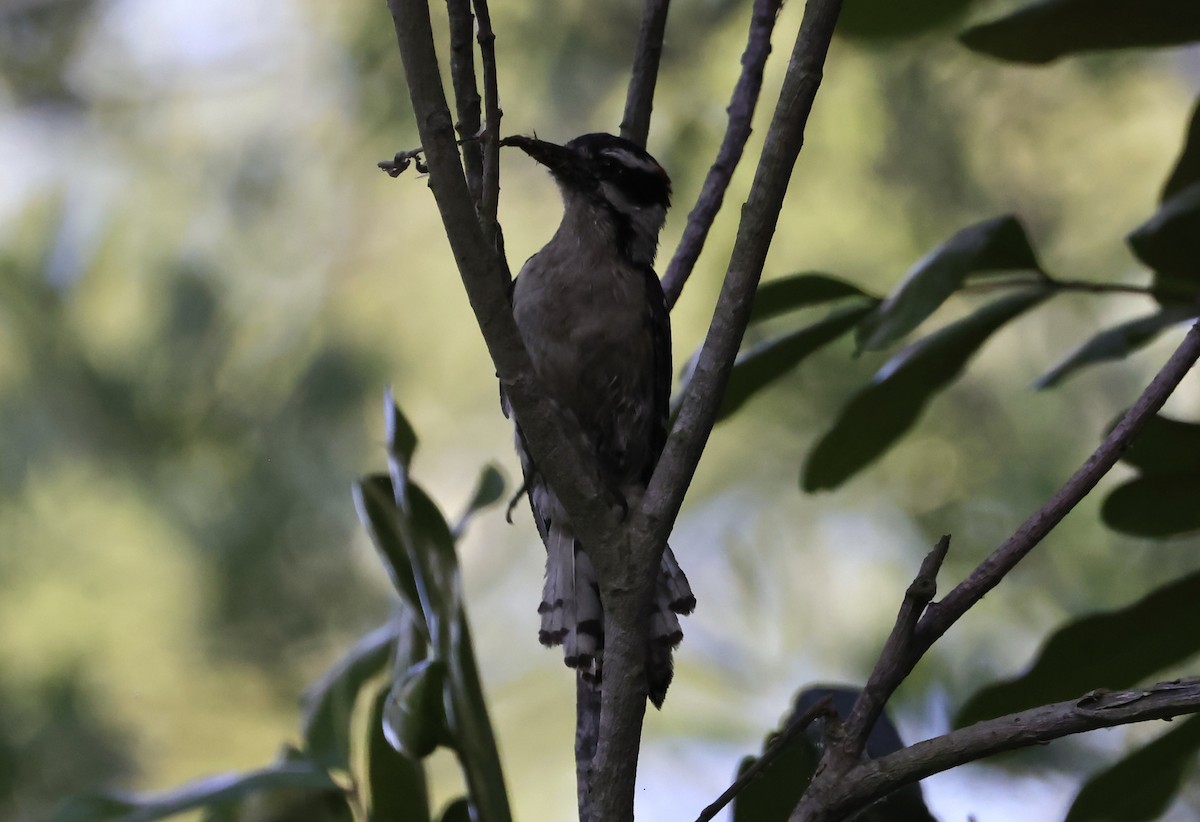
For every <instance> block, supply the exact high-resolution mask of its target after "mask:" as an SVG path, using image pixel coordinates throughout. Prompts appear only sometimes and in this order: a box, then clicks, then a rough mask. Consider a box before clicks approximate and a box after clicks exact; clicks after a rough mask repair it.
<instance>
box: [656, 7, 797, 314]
mask: <svg viewBox="0 0 1200 822" xmlns="http://www.w3.org/2000/svg"><path fill="white" fill-rule="evenodd" d="M781 5H782V0H755V2H754V12H753V14H752V15H751V17H750V33H749V35H748V36H747V37H746V50H745V51H744V52H743V53H742V74H741V76H740V77H738V81H737V84H736V85H735V86H734V87H733V97H732V99H731V100H730V101H729V108H728V109H726V111H727V112H728V114H729V123H728V124H727V125H726V127H725V137H724V138H723V139H722V140H721V147H720V149H718V151H717V159H716V160H714V161H713V164H712V167H711V168H709V170H708V175H707V176H706V177H705V178H704V186H703V187H702V188H701V189H700V196H699V197H698V198H697V199H696V206H695V207H694V208H693V209H692V212H691V213H690V214H689V215H688V221H687V227H686V228H685V229H684V230H683V237H682V238H680V240H679V245H678V246H676V248H675V254H674V256H672V257H671V263H670V265H668V266H667V271H666V273H665V274H664V275H663V293H664V294H665V295H666V297H667V307H668V308H670V307H671V306H673V305H675V303H676V301H678V300H679V295H680V293H681V292H682V291H683V286H684V284H685V283H686V282H687V279H688V277H690V276H691V274H692V270H693V269H694V268H695V267H696V260H698V259H699V258H700V252H701V251H702V250H703V249H704V242H705V240H706V239H708V232H709V229H711V228H712V224H713V221H714V220H715V219H716V218H717V213H718V212H719V211H720V210H721V204H722V203H724V201H725V192H726V190H727V189H728V188H729V181H730V180H731V179H733V172H734V171H735V170H736V169H737V166H738V162H739V161H740V160H741V159H742V150H743V149H744V148H745V147H746V141H747V140H749V139H750V132H751V128H750V122H751V120H753V119H754V109H755V107H756V106H757V105H758V96H759V93H760V92H761V91H762V76H763V67H764V66H765V65H766V64H767V57H768V56H769V55H770V54H771V33H772V32H773V31H774V29H775V20H776V19H777V18H778V17H779V7H780V6H781Z"/></svg>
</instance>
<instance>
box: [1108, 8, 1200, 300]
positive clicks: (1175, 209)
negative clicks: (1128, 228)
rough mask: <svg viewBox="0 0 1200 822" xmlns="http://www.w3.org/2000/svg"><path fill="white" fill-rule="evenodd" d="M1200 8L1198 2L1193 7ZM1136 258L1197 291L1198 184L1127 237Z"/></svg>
mask: <svg viewBox="0 0 1200 822" xmlns="http://www.w3.org/2000/svg"><path fill="white" fill-rule="evenodd" d="M1196 7H1197V8H1198V9H1200V3H1197V4H1196ZM1126 239H1127V240H1128V242H1129V245H1130V246H1131V247H1132V248H1133V251H1134V253H1135V254H1137V256H1138V259H1140V260H1141V261H1142V262H1144V263H1145V264H1146V265H1147V266H1149V267H1150V268H1152V269H1154V270H1155V271H1156V272H1158V273H1160V274H1162V275H1164V276H1165V277H1167V278H1168V279H1170V280H1172V281H1173V282H1175V283H1178V284H1187V285H1190V286H1191V287H1192V290H1193V293H1195V292H1196V291H1200V265H1197V264H1196V261H1197V260H1200V181H1197V182H1194V183H1190V184H1188V185H1187V186H1184V187H1183V188H1181V189H1180V190H1179V191H1177V192H1175V193H1174V194H1172V195H1171V196H1170V197H1168V198H1167V199H1166V200H1164V201H1163V204H1162V206H1161V207H1160V208H1159V209H1158V211H1157V212H1156V213H1155V215H1154V216H1153V217H1151V218H1150V219H1149V220H1147V221H1146V222H1145V223H1144V224H1142V225H1141V226H1140V227H1139V228H1137V229H1135V230H1134V231H1133V233H1131V234H1130V235H1129V237H1128V238H1126Z"/></svg>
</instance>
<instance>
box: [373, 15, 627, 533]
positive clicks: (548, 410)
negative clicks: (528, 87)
mask: <svg viewBox="0 0 1200 822" xmlns="http://www.w3.org/2000/svg"><path fill="white" fill-rule="evenodd" d="M388 8H389V9H390V10H391V13H392V17H393V20H394V22H395V28H396V39H397V42H398V44H399V47H400V56H401V58H402V60H403V62H404V73H405V79H406V81H407V83H408V88H409V96H410V97H411V99H412V105H413V112H414V114H415V115H416V122H417V129H418V131H419V133H420V137H421V145H422V147H423V149H424V151H425V156H426V159H427V164H428V168H429V187H430V188H431V189H432V190H433V195H434V198H435V200H436V201H437V206H438V211H439V212H440V214H441V217H442V224H443V226H444V228H445V231H446V237H447V239H448V240H449V242H450V249H451V251H452V252H453V254H454V260H455V263H456V264H457V265H458V270H459V273H460V274H461V276H462V281H463V286H464V288H465V290H466V292H467V297H468V299H469V300H470V302H471V308H472V310H473V311H474V312H475V318H476V321H477V322H478V324H479V329H480V331H481V333H482V334H483V338H484V341H485V342H486V344H487V348H488V353H489V354H490V355H491V357H492V361H493V362H494V363H495V366H496V374H497V376H498V377H499V379H500V382H501V385H503V387H504V392H505V395H506V396H507V397H508V400H509V402H510V403H511V404H512V407H513V410H514V412H515V414H516V416H517V419H518V420H520V423H521V429H522V431H523V433H524V435H525V439H526V442H527V444H528V446H529V450H530V452H531V453H532V454H533V458H534V459H535V460H536V461H537V464H538V470H540V471H541V472H542V473H543V474H544V475H545V476H546V478H547V480H548V481H549V482H550V484H551V485H552V486H553V487H554V489H555V493H556V494H557V495H558V497H559V500H560V501H561V502H562V504H563V505H564V506H565V507H566V509H567V511H568V512H570V515H571V521H572V524H573V525H574V526H575V528H576V532H577V533H578V534H579V536H580V538H581V539H584V540H586V541H588V542H589V544H607V543H608V542H610V541H611V540H612V539H613V535H614V534H616V533H618V530H619V523H618V521H617V520H618V512H617V511H616V510H615V509H614V507H613V506H612V505H611V504H610V502H609V499H610V495H609V493H608V491H607V489H606V488H605V487H604V485H603V483H601V481H600V478H599V475H598V474H597V470H596V465H595V462H594V460H592V459H590V458H589V457H588V456H587V455H586V454H585V453H584V451H583V447H582V442H583V437H582V435H581V434H579V432H578V431H575V433H574V435H572V434H570V433H568V432H569V431H570V430H571V429H572V428H578V425H577V424H576V423H574V422H573V421H572V420H568V419H567V418H566V417H564V416H563V415H562V414H561V413H559V412H558V411H557V410H556V409H555V407H554V406H553V404H552V403H551V402H550V401H549V400H548V399H547V398H546V396H545V394H544V393H543V392H542V391H541V388H540V385H539V384H538V382H537V378H536V376H535V374H534V371H533V366H532V364H531V363H530V360H529V354H528V352H527V351H526V350H525V346H524V344H523V343H522V341H521V336H520V333H519V332H518V331H517V326H516V322H515V321H514V320H513V316H512V310H511V308H510V306H509V302H508V279H507V277H505V276H504V263H503V261H502V260H501V259H500V255H499V254H498V253H497V251H496V249H495V248H494V247H493V246H491V245H489V244H488V242H487V241H486V239H485V238H484V235H483V232H482V230H481V228H480V225H479V221H478V219H477V218H476V213H475V207H474V204H473V202H472V200H471V195H470V193H469V191H468V189H467V185H466V181H465V178H464V176H463V169H462V165H461V164H460V159H459V154H458V148H457V146H456V145H455V141H454V129H453V128H452V126H451V120H450V111H449V109H448V108H447V105H446V95H445V92H444V90H443V88H442V79H441V74H440V72H439V69H438V61H437V54H436V51H435V49H434V45H433V32H432V28H431V26H430V21H429V6H428V3H427V2H426V0H388Z"/></svg>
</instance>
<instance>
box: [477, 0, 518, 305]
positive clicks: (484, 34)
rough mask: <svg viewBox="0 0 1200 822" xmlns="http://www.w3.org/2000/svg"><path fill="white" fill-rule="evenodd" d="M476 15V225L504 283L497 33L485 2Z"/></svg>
mask: <svg viewBox="0 0 1200 822" xmlns="http://www.w3.org/2000/svg"><path fill="white" fill-rule="evenodd" d="M473 3H474V6H475V16H476V17H477V18H478V19H479V54H480V58H481V62H482V63H483V100H484V116H485V117H486V121H485V123H484V129H485V131H484V135H485V138H486V139H485V140H484V143H483V193H482V198H481V200H480V204H479V222H480V224H481V225H482V226H483V235H484V237H486V238H487V241H488V242H489V243H491V245H492V247H494V248H495V249H496V253H497V256H498V257H499V258H500V261H501V263H502V264H503V266H504V271H503V282H504V283H505V284H506V285H507V283H509V282H510V281H511V280H512V273H511V272H510V271H509V270H508V261H507V259H506V258H505V256H504V233H503V232H502V231H501V230H500V221H499V219H498V218H497V214H498V213H499V209H500V118H501V117H502V116H503V112H502V111H500V81H499V79H498V77H497V73H496V33H495V32H494V31H492V15H491V12H490V11H488V4H487V0H473Z"/></svg>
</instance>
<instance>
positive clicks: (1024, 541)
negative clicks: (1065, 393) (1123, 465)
mask: <svg viewBox="0 0 1200 822" xmlns="http://www.w3.org/2000/svg"><path fill="white" fill-rule="evenodd" d="M1197 359H1200V323H1196V324H1195V325H1193V326H1192V328H1191V330H1190V331H1188V333H1187V336H1185V337H1184V338H1183V341H1182V342H1181V343H1180V344H1179V347H1178V348H1177V349H1175V353H1174V354H1172V355H1171V358H1170V359H1169V360H1167V362H1166V364H1165V365H1164V366H1163V367H1162V369H1161V370H1160V371H1159V372H1158V374H1157V375H1156V376H1155V377H1154V379H1153V380H1152V381H1151V383H1150V385H1148V386H1147V387H1146V390H1145V391H1143V392H1142V395H1141V396H1140V397H1138V399H1137V402H1135V403H1134V404H1133V407H1132V408H1130V409H1129V411H1128V412H1127V413H1126V414H1125V416H1124V418H1123V419H1122V420H1121V422H1119V423H1118V424H1117V426H1116V427H1115V428H1113V430H1112V431H1111V432H1110V433H1109V435H1108V436H1107V437H1105V439H1104V442H1102V443H1101V444H1100V447H1099V448H1097V449H1096V450H1095V451H1094V452H1093V453H1092V455H1091V456H1090V457H1088V458H1087V461H1086V462H1084V464H1083V465H1082V466H1081V467H1080V468H1079V470H1078V471H1076V472H1075V473H1074V474H1073V475H1072V476H1071V478H1070V479H1069V480H1067V481H1066V483H1064V484H1063V486H1062V487H1061V488H1060V489H1058V491H1057V492H1055V494H1054V496H1052V497H1051V498H1050V499H1049V500H1048V501H1047V502H1046V504H1045V505H1043V506H1042V507H1041V508H1039V509H1038V510H1037V511H1035V512H1034V513H1033V514H1032V515H1031V516H1030V517H1029V518H1028V519H1027V520H1025V522H1023V523H1022V524H1021V526H1020V527H1019V528H1017V530H1016V531H1015V532H1014V533H1013V535H1012V536H1011V537H1009V538H1008V539H1007V540H1005V542H1004V544H1003V545H1001V546H1000V547H999V548H997V549H996V550H995V551H993V552H992V553H991V555H990V556H988V557H987V559H985V560H984V561H983V562H981V563H980V564H979V566H978V567H977V568H976V569H975V570H974V571H972V572H971V574H970V575H969V576H968V577H967V578H966V579H964V580H963V581H962V582H960V583H959V584H958V586H957V587H955V588H954V590H953V591H951V592H950V593H949V594H947V595H946V597H945V598H944V599H943V600H942V601H940V602H937V603H934V604H933V605H930V606H929V608H928V609H927V610H926V612H925V615H924V616H923V617H922V618H921V621H920V623H918V625H917V628H916V632H915V634H914V641H913V652H914V654H915V655H916V658H917V659H919V658H920V657H921V655H923V654H924V653H925V651H927V650H928V649H929V647H930V646H931V645H933V643H934V642H935V641H936V640H937V639H938V638H939V637H941V636H942V634H944V633H946V631H947V630H949V629H950V626H951V625H953V624H954V623H955V622H957V621H958V619H959V617H961V616H962V615H963V614H964V613H966V612H967V610H968V609H969V608H970V607H971V606H972V605H974V604H975V603H976V602H978V601H979V600H981V599H982V598H983V596H984V594H986V593H987V592H988V591H990V590H992V589H993V588H995V587H996V585H998V584H999V582H1000V580H1002V579H1003V578H1004V576H1005V575H1006V574H1007V573H1008V572H1009V571H1011V570H1012V569H1013V568H1014V567H1016V564H1017V563H1018V562H1020V561H1021V560H1022V559H1023V558H1024V557H1025V556H1026V555H1027V554H1028V553H1029V552H1030V551H1032V550H1033V549H1034V547H1035V546H1037V544H1038V543H1039V542H1041V541H1042V539H1044V538H1045V536H1046V535H1047V534H1048V533H1050V531H1051V530H1053V529H1054V527H1055V526H1057V525H1058V523H1060V522H1062V519H1063V517H1065V516H1066V515H1067V514H1068V513H1070V511H1071V509H1072V508H1074V507H1075V506H1076V505H1077V504H1078V503H1079V501H1080V500H1081V499H1083V498H1084V497H1085V496H1087V495H1088V493H1090V492H1091V490H1092V489H1093V488H1095V487H1096V483H1097V482H1099V481H1100V478H1101V477H1103V476H1104V475H1105V474H1107V473H1108V472H1109V471H1110V470H1111V469H1112V467H1113V465H1115V464H1116V462H1117V460H1118V459H1119V458H1120V456H1121V454H1123V453H1124V452H1125V449H1126V448H1128V447H1129V444H1130V443H1131V442H1132V441H1133V438H1134V437H1135V436H1136V435H1137V433H1138V431H1140V430H1141V428H1142V426H1143V425H1145V423H1146V420H1148V419H1150V418H1151V417H1152V416H1154V415H1155V414H1156V413H1158V411H1159V409H1161V408H1162V407H1163V403H1165V402H1166V401H1167V397H1169V396H1171V393H1172V392H1173V391H1174V390H1175V388H1176V386H1178V385H1179V382H1180V381H1181V380H1182V379H1183V377H1184V375H1185V374H1187V372H1188V371H1189V370H1191V368H1192V366H1193V365H1195V364H1196V360H1197ZM913 664H916V660H914V661H913Z"/></svg>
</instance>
